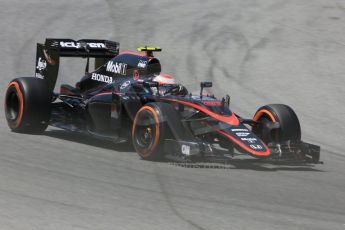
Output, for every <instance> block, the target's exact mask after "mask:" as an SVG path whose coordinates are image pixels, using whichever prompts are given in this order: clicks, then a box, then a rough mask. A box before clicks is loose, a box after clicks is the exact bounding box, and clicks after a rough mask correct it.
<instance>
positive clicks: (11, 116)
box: [5, 77, 51, 133]
mask: <svg viewBox="0 0 345 230" xmlns="http://www.w3.org/2000/svg"><path fill="white" fill-rule="evenodd" d="M50 112H51V92H50V91H49V90H48V86H47V83H46V81H45V80H43V79H39V78H35V77H22V78H16V79H14V80H12V81H11V82H10V83H9V84H8V87H7V90H6V96H5V115H6V120H7V124H8V126H9V127H10V129H11V130H12V131H14V132H20V133H42V132H43V131H44V130H45V129H46V128H47V126H48V121H49V118H50Z"/></svg>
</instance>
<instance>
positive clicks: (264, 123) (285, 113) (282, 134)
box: [252, 104, 301, 143]
mask: <svg viewBox="0 0 345 230" xmlns="http://www.w3.org/2000/svg"><path fill="white" fill-rule="evenodd" d="M253 120H254V121H256V122H257V123H256V125H254V126H253V129H252V131H253V132H254V133H255V134H256V135H258V136H259V137H260V138H261V139H262V140H263V141H264V142H265V143H270V142H276V143H281V142H286V141H291V142H295V143H296V142H300V141H301V126H300V123H299V120H298V118H297V115H296V113H295V112H294V111H293V109H291V108H290V107H289V106H287V105H283V104H271V105H265V106H262V107H261V108H259V109H258V110H257V111H256V113H255V115H254V118H253Z"/></svg>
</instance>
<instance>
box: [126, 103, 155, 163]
mask: <svg viewBox="0 0 345 230" xmlns="http://www.w3.org/2000/svg"><path fill="white" fill-rule="evenodd" d="M159 131H160V128H159V119H158V116H157V114H156V112H155V110H154V109H153V108H151V107H148V106H145V107H143V108H142V109H141V110H140V111H139V112H138V113H137V116H136V118H135V119H134V124H133V131H132V135H133V142H134V147H135V148H136V150H137V152H138V153H139V155H141V156H142V157H144V158H147V157H149V156H150V155H151V154H152V153H153V152H154V151H155V150H156V147H157V145H158V140H159V136H160V134H159Z"/></svg>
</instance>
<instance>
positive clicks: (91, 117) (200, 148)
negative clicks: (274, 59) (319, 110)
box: [5, 39, 320, 163]
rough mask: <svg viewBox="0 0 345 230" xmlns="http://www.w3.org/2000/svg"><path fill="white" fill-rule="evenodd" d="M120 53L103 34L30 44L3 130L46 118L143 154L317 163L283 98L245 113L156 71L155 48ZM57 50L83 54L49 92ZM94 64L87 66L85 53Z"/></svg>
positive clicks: (39, 127) (9, 96)
mask: <svg viewBox="0 0 345 230" xmlns="http://www.w3.org/2000/svg"><path fill="white" fill-rule="evenodd" d="M138 51H139V52H143V53H135V52H122V53H119V43H117V42H113V41H107V40H91V39H83V40H78V41H74V40H71V39H46V41H45V44H37V54H36V72H35V77H23V78H16V79H14V80H12V81H11V82H10V83H9V85H8V88H7V92H6V98H5V112H6V119H7V122H8V125H9V127H10V129H11V130H12V131H14V132H20V133H42V132H43V131H44V130H45V129H46V128H47V126H48V125H51V126H54V127H58V128H61V129H65V130H68V131H73V132H80V133H84V134H89V135H92V136H94V137H97V138H101V139H105V140H111V141H113V142H115V143H121V142H126V141H129V142H130V141H131V142H132V144H133V146H134V148H135V150H136V151H137V153H138V154H139V155H140V156H141V157H142V158H143V159H147V160H160V159H163V158H168V159H176V160H181V159H182V160H188V161H198V160H205V159H206V160H207V159H212V158H232V157H233V156H236V155H237V154H246V155H251V156H253V157H255V158H260V159H266V160H267V159H269V160H282V161H283V160H286V161H298V162H305V163H318V162H319V158H320V147H319V146H316V145H313V144H309V143H305V142H303V141H301V128H300V123H299V120H298V118H297V116H296V114H295V112H294V111H293V110H292V109H291V108H290V107H289V106H287V105H283V104H271V105H265V106H263V107H261V108H259V109H258V110H257V112H256V113H255V115H254V117H253V118H252V119H245V118H242V117H240V116H239V115H238V114H236V113H234V112H232V111H231V110H230V97H229V96H228V95H226V96H225V97H223V98H221V99H217V98H216V97H215V96H213V95H207V94H205V93H204V91H205V90H204V89H205V88H209V87H212V82H201V83H200V88H201V89H200V94H196V95H193V94H191V93H189V92H188V90H187V89H186V88H185V87H184V86H182V85H180V84H177V83H176V82H175V81H174V79H173V78H172V77H171V76H170V75H165V74H162V73H161V65H160V62H159V60H158V59H157V58H155V57H154V55H153V54H154V52H157V51H161V49H160V48H158V47H140V48H138ZM60 57H82V58H86V59H87V64H86V68H85V75H84V76H83V77H82V78H81V80H80V81H79V82H77V83H76V85H75V86H70V85H66V84H63V85H61V87H60V92H59V93H57V92H54V88H55V84H56V80H57V76H58V69H59V59H60ZM90 58H95V60H94V65H95V70H94V71H89V65H90V62H89V59H90Z"/></svg>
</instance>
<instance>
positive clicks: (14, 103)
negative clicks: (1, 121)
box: [6, 91, 20, 121]
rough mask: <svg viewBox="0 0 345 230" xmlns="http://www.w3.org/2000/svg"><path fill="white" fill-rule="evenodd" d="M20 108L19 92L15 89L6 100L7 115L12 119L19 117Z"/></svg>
mask: <svg viewBox="0 0 345 230" xmlns="http://www.w3.org/2000/svg"><path fill="white" fill-rule="evenodd" d="M19 110H20V102H19V97H18V94H17V93H16V92H14V91H12V92H10V93H9V94H8V96H7V100H6V117H7V119H9V120H11V121H15V120H16V119H17V118H18V115H19Z"/></svg>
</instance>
